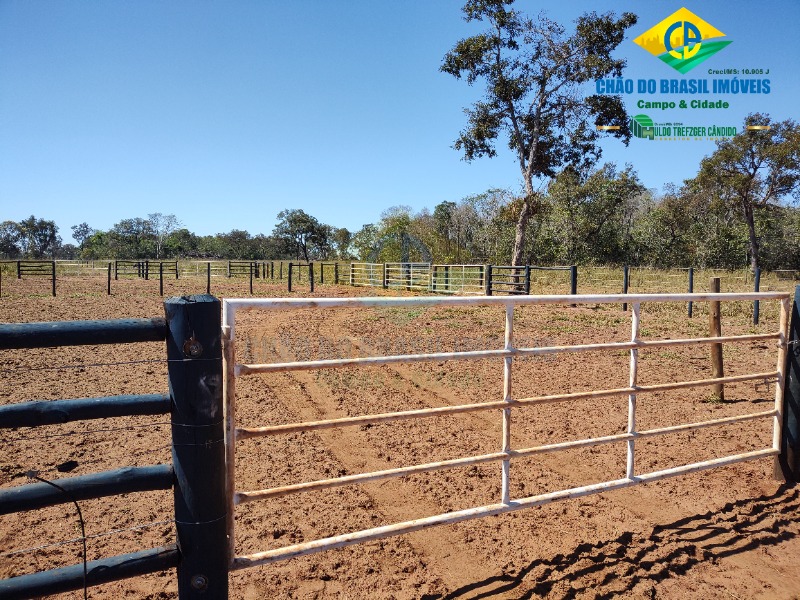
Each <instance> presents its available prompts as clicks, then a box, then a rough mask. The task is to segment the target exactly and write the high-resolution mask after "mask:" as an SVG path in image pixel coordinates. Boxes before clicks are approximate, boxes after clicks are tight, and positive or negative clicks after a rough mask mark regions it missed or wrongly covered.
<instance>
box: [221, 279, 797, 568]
mask: <svg viewBox="0 0 800 600" xmlns="http://www.w3.org/2000/svg"><path fill="white" fill-rule="evenodd" d="M742 300H747V301H754V300H778V301H780V320H779V327H778V329H777V330H776V331H774V332H772V333H763V334H751V335H738V336H723V337H698V338H689V339H667V340H647V339H642V336H641V331H640V325H639V318H640V308H641V305H642V303H663V302H709V301H742ZM623 302H627V303H628V304H630V305H631V307H632V310H631V311H630V315H631V337H630V341H626V342H609V343H595V344H576V345H569V346H548V347H516V346H515V345H514V307H515V306H528V305H537V304H538V305H544V304H557V305H573V304H608V303H623ZM476 305H483V306H485V305H493V306H500V307H505V335H504V343H503V345H502V347H500V348H495V349H491V350H476V351H463V352H436V353H428V354H401V355H391V356H371V357H359V358H340V359H332V360H307V361H298V362H282V363H270V364H239V363H237V362H236V358H235V356H236V351H235V346H236V315H237V312H238V311H239V310H243V309H262V310H265V311H277V310H289V309H308V310H309V311H319V310H325V309H328V308H343V307H344V308H353V309H359V308H365V307H387V308H388V307H434V306H452V307H465V306H476ZM789 310H790V302H789V295H788V294H786V293H778V292H766V293H739V294H730V293H728V294H628V295H621V294H614V295H580V296H577V295H560V296H507V297H486V296H483V297H416V298H312V299H304V298H297V299H295V298H290V299H289V298H281V299H226V300H224V301H223V345H224V360H225V392H224V393H225V402H226V415H225V422H226V456H227V465H228V469H227V477H228V480H227V493H228V494H229V500H230V502H231V506H232V507H233V509H232V510H230V511H229V515H228V534H229V540H230V548H229V551H230V555H231V560H232V563H231V569H233V570H237V569H244V568H248V567H253V566H257V565H263V564H267V563H271V562H275V561H279V560H285V559H289V558H294V557H297V556H302V555H306V554H312V553H315V552H320V551H322V550H327V549H332V548H340V547H343V546H349V545H352V544H357V543H360V542H365V541H370V540H376V539H380V538H386V537H390V536H394V535H399V534H404V533H409V532H413V531H417V530H420V529H424V528H427V527H433V526H437V525H444V524H448V523H457V522H460V521H466V520H470V519H475V518H479V517H485V516H490V515H498V514H501V513H506V512H510V511H516V510H520V509H523V508H528V507H533V506H539V505H543V504H547V503H549V502H553V501H556V500H563V499H568V498H577V497H580V496H586V495H590V494H596V493H600V492H606V491H610V490H615V489H620V488H625V487H629V486H633V485H638V484H640V483H646V482H652V481H657V480H661V479H665V478H668V477H673V476H676V475H680V474H685V473H691V472H695V471H701V470H705V469H710V468H714V467H720V466H724V465H729V464H733V463H737V462H742V461H748V460H754V459H759V458H763V457H767V456H777V455H778V454H779V452H780V443H781V427H782V410H783V408H782V400H783V389H784V379H785V377H784V370H785V362H786V349H787V343H786V339H787V332H788V317H789ZM764 340H775V341H776V346H777V356H776V364H777V366H776V368H775V370H774V371H768V372H763V373H745V374H740V375H733V376H728V377H718V378H711V379H699V380H692V381H673V382H668V383H660V384H655V385H638V383H637V379H638V373H639V360H638V352H639V350H640V349H645V348H659V347H670V346H686V345H709V344H721V343H742V342H752V341H764ZM597 351H608V352H619V351H626V352H627V353H628V356H629V361H628V363H629V385H628V386H627V387H623V388H616V389H602V390H594V391H587V392H580V393H562V394H555V395H547V396H535V397H525V398H515V397H514V396H513V395H512V390H511V380H512V378H511V375H512V369H513V361H514V358H515V357H530V356H542V355H553V354H559V353H579V352H597ZM493 357H494V358H497V359H502V361H503V375H502V382H503V392H502V396H500V399H498V400H495V401H489V402H483V403H476V404H464V405H459V406H444V407H436V408H426V409H421V410H408V411H404V412H395V413H383V414H369V415H358V416H352V417H346V418H338V419H328V420H322V421H313V422H302V423H289V424H281V425H269V424H267V425H264V426H259V427H239V426H237V424H236V419H235V412H236V411H235V404H236V379H237V378H238V377H245V376H247V375H251V374H255V373H274V372H283V371H298V370H314V369H335V368H340V367H347V366H354V365H384V364H391V363H410V362H422V361H445V360H470V359H485V358H493ZM744 381H769V382H774V384H775V388H776V390H775V404H774V407H773V408H771V409H770V410H765V411H760V412H756V413H751V414H746V415H738V416H732V417H725V418H717V419H712V420H709V421H703V422H694V423H682V424H678V425H670V426H666V427H659V428H654V429H648V430H639V429H637V426H636V404H637V397H638V395H640V394H643V393H653V392H662V391H667V390H680V389H688V388H696V387H703V386H712V385H715V384H725V383H736V382H744ZM610 397H626V398H627V401H628V402H627V403H628V422H627V428H626V431H625V432H624V433H619V434H616V435H607V436H602V437H594V438H588V439H581V440H573V441H566V442H560V443H554V444H548V445H542V446H536V447H531V448H512V447H511V410H512V409H516V408H521V407H526V406H532V405H541V404H545V403H555V402H570V401H574V400H580V399H588V398H593V399H594V398H610ZM478 411H498V412H499V413H500V417H499V418H500V419H501V420H502V439H498V441H497V442H498V451H497V452H494V453H490V454H484V455H477V456H467V457H463V458H457V459H452V460H445V461H441V462H435V463H427V464H417V465H409V466H403V467H399V468H394V469H389V470H383V471H375V472H370V473H361V474H355V475H346V476H343V477H338V478H333V479H323V480H317V481H307V482H303V483H299V484H293V485H287V486H280V487H275V488H271V489H262V490H247V491H239V490H235V487H234V469H233V465H234V454H235V446H236V442H237V441H239V440H244V439H248V438H254V437H259V436H270V435H279V434H288V433H294V432H299V431H315V430H321V429H329V428H337V427H345V426H353V425H368V424H372V423H386V422H391V421H398V420H403V419H418V418H431V417H436V416H442V415H452V414H458V413H469V412H478ZM755 419H765V420H771V422H772V432H773V438H772V444H771V445H770V446H769V447H767V448H761V449H756V450H752V451H749V452H744V453H739V454H732V455H728V456H723V457H721V458H715V459H712V460H704V461H700V462H693V463H690V464H686V465H682V466H679V467H674V468H669V469H663V470H657V471H650V472H639V471H637V469H636V460H635V456H636V454H635V451H636V440H637V439H647V438H651V437H655V436H661V435H665V434H670V433H675V432H679V431H690V430H696V429H700V428H705V427H712V426H720V425H727V424H732V423H737V422H742V421H750V420H755ZM614 442H620V443H621V442H624V443H625V446H626V457H627V459H626V467H625V473H624V476H622V477H620V478H618V479H612V480H608V481H604V482H601V483H596V484H592V485H586V486H581V487H573V488H569V489H563V490H559V491H555V492H549V493H545V494H539V495H534V496H527V497H523V498H513V497H512V495H511V489H510V485H509V474H510V469H511V461H512V460H513V459H517V458H521V457H530V456H534V455H537V454H542V453H547V452H555V451H559V450H568V449H575V448H586V447H590V446H596V445H600V444H610V443H614ZM484 463H500V467H501V468H500V470H499V476H500V480H501V485H500V490H501V491H500V497H499V498H498V499H497V503H495V504H489V505H484V506H475V507H472V508H468V509H465V510H458V511H453V512H448V513H443V514H438V515H433V516H425V517H422V518H419V519H415V520H411V521H404V522H400V523H395V524H392V525H385V526H382V527H374V528H370V529H364V530H361V531H355V532H350V533H345V534H343V535H338V536H334V537H328V538H323V539H317V540H313V541H306V542H303V543H299V544H292V545H289V546H285V547H282V548H278V549H273V550H268V551H264V552H256V553H253V554H248V555H243V556H236V555H235V553H234V540H235V532H234V528H233V524H234V512H235V506H236V505H239V504H243V503H246V502H254V501H258V500H263V499H267V498H275V497H280V496H286V495H289V494H294V493H299V492H306V491H311V490H321V489H328V488H333V487H337V486H342V485H350V484H355V483H366V482H374V481H378V480H383V479H389V478H395V477H402V476H406V475H410V474H414V473H424V472H430V471H437V470H442V469H449V468H455V467H463V466H468V465H476V464H484Z"/></svg>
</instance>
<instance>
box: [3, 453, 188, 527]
mask: <svg viewBox="0 0 800 600" xmlns="http://www.w3.org/2000/svg"><path fill="white" fill-rule="evenodd" d="M173 478H174V473H173V470H172V465H152V466H148V467H123V468H121V469H115V470H113V471H105V472H102V473H91V474H89V475H79V476H78V477H66V478H63V479H55V480H54V481H53V483H56V484H58V485H59V486H61V487H62V488H64V489H65V490H66V491H67V492H68V494H65V493H64V492H62V491H61V490H59V489H56V488H54V487H53V486H51V485H48V484H46V483H31V484H28V485H20V486H17V487H13V488H6V489H3V490H0V515H7V514H9V513H14V512H22V511H25V510H34V509H37V508H44V507H46V506H55V505H57V504H64V503H66V502H72V500H73V499H74V500H90V499H92V498H102V497H104V496H114V495H117V494H129V493H131V492H149V491H153V490H168V489H171V488H172V481H173Z"/></svg>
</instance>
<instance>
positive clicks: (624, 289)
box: [622, 265, 629, 312]
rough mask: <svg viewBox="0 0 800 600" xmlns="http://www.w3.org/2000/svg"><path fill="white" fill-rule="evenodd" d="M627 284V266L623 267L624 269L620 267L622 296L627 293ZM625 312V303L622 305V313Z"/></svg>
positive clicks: (626, 308) (626, 305) (626, 304)
mask: <svg viewBox="0 0 800 600" xmlns="http://www.w3.org/2000/svg"><path fill="white" fill-rule="evenodd" d="M628 283H629V271H628V265H625V266H624V267H622V293H623V294H627V293H628ZM627 310H628V303H627V302H623V303H622V312H626V311H627Z"/></svg>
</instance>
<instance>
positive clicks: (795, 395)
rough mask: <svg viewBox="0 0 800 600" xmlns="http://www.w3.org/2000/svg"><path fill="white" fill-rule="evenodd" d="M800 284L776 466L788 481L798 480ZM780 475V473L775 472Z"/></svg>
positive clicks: (788, 362)
mask: <svg viewBox="0 0 800 600" xmlns="http://www.w3.org/2000/svg"><path fill="white" fill-rule="evenodd" d="M798 302H800V285H798V286H797V287H796V288H795V290H794V303H793V304H792V317H791V324H790V326H789V339H788V352H787V353H786V385H785V387H784V389H783V427H782V432H783V435H782V439H781V453H780V455H779V456H778V466H780V467H781V470H782V475H783V477H784V478H785V479H786V480H787V481H790V482H797V481H800V310H799V309H798ZM776 475H778V476H780V475H781V473H776Z"/></svg>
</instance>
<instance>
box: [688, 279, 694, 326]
mask: <svg viewBox="0 0 800 600" xmlns="http://www.w3.org/2000/svg"><path fill="white" fill-rule="evenodd" d="M689 293H690V294H693V293H694V267H689ZM689 318H690V319H691V318H692V301H691V300H690V301H689Z"/></svg>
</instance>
